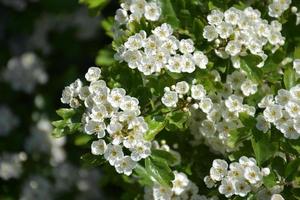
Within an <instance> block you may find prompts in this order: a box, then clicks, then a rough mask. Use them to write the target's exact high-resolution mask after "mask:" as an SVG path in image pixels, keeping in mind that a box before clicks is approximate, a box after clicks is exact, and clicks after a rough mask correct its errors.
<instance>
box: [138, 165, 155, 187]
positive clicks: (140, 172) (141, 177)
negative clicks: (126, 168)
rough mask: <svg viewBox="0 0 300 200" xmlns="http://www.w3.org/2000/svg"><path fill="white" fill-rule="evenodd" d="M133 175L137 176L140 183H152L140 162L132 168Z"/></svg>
mask: <svg viewBox="0 0 300 200" xmlns="http://www.w3.org/2000/svg"><path fill="white" fill-rule="evenodd" d="M134 175H135V176H137V177H138V181H139V183H140V184H142V185H152V184H153V181H152V180H151V176H150V175H149V174H148V172H147V171H146V169H145V168H144V167H142V166H141V165H140V164H138V165H137V166H136V168H134Z"/></svg>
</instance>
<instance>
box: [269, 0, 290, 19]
mask: <svg viewBox="0 0 300 200" xmlns="http://www.w3.org/2000/svg"><path fill="white" fill-rule="evenodd" d="M291 3H292V0H273V2H272V3H271V4H270V5H269V7H268V9H269V16H271V17H275V18H279V17H280V16H281V15H282V14H283V13H284V11H286V10H288V9H289V8H290V5H291Z"/></svg>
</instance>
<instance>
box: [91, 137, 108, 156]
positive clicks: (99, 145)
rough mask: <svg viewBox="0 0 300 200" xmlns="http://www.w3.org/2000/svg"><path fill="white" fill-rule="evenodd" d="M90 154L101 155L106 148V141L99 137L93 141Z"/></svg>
mask: <svg viewBox="0 0 300 200" xmlns="http://www.w3.org/2000/svg"><path fill="white" fill-rule="evenodd" d="M91 150H92V154H94V155H103V154H104V152H105V150H106V143H105V141H104V140H102V139H100V140H97V141H93V142H92V145H91Z"/></svg>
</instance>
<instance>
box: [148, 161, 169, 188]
mask: <svg viewBox="0 0 300 200" xmlns="http://www.w3.org/2000/svg"><path fill="white" fill-rule="evenodd" d="M145 167H146V171H147V172H148V174H149V175H150V176H151V177H152V178H153V179H154V180H155V181H156V182H157V183H159V184H161V185H163V186H170V185H171V181H172V180H173V179H174V174H173V172H172V170H171V169H170V167H169V166H168V164H167V161H165V160H164V159H161V158H157V157H150V158H149V157H148V158H146V160H145Z"/></svg>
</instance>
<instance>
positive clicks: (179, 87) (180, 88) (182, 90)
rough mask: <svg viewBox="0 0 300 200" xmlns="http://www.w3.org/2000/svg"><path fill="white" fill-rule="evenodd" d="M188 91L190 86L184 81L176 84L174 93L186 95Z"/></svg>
mask: <svg viewBox="0 0 300 200" xmlns="http://www.w3.org/2000/svg"><path fill="white" fill-rule="evenodd" d="M189 90H190V86H189V84H188V83H187V82H186V81H181V82H178V83H176V87H175V91H176V92H177V93H178V94H182V95H183V94H187V93H188V92H189Z"/></svg>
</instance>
